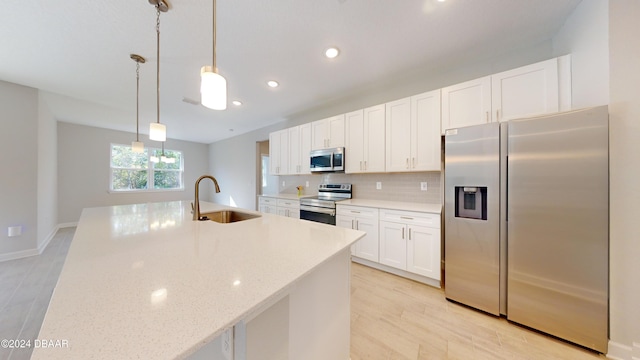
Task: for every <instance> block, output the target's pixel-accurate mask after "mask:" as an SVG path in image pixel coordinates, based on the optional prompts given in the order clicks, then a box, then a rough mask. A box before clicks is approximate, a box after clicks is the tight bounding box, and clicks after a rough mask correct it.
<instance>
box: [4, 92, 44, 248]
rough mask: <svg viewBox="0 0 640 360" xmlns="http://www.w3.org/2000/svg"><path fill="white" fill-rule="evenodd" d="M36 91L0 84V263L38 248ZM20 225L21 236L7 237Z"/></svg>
mask: <svg viewBox="0 0 640 360" xmlns="http://www.w3.org/2000/svg"><path fill="white" fill-rule="evenodd" d="M37 130H38V91H37V90H36V89H33V88H29V87H26V86H21V85H17V84H12V83H8V82H4V81H0V153H2V155H3V159H2V176H0V260H2V259H3V258H14V257H23V256H28V255H35V253H34V249H36V247H37V240H36V239H37V231H38V228H37V219H36V212H37V185H38V183H37V171H38V169H37V166H38V135H37V134H38V132H37ZM10 226H20V227H21V228H22V235H21V236H16V237H9V236H8V231H7V229H8V227H10Z"/></svg>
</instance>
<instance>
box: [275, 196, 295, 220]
mask: <svg viewBox="0 0 640 360" xmlns="http://www.w3.org/2000/svg"><path fill="white" fill-rule="evenodd" d="M277 205H278V208H277V214H278V215H280V216H286V217H290V218H294V219H300V200H285V199H278V202H277Z"/></svg>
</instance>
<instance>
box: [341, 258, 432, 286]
mask: <svg viewBox="0 0 640 360" xmlns="http://www.w3.org/2000/svg"><path fill="white" fill-rule="evenodd" d="M351 261H353V262H355V263H358V264H362V265H365V266H368V267H372V268H374V269H378V270H382V271H385V272H388V273H391V274H394V275H398V276H402V277H404V278H407V279H411V280H413V281H417V282H421V283H423V284H426V285H429V286H433V287H436V288H441V283H440V281H438V280H434V279H431V278H428V277H426V276H422V275H418V274H414V273H410V272H408V271H404V270H400V269H396V268H393V267H391V266H387V265H384V264H380V263H377V262H374V261H371V260H367V259H362V258H359V257H357V256H351Z"/></svg>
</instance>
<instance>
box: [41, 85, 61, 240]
mask: <svg viewBox="0 0 640 360" xmlns="http://www.w3.org/2000/svg"><path fill="white" fill-rule="evenodd" d="M57 154H58V136H57V124H56V119H55V117H54V116H53V114H52V113H51V111H50V110H49V107H48V106H47V104H46V102H45V101H44V100H43V98H42V96H41V92H40V91H39V92H38V169H37V171H38V199H37V202H38V205H37V206H38V217H37V221H38V231H37V239H38V244H37V246H38V249H42V248H43V246H46V244H48V242H49V241H50V240H51V238H52V237H53V236H54V235H55V231H56V229H57V225H58V156H57Z"/></svg>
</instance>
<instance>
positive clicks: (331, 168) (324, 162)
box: [310, 147, 344, 172]
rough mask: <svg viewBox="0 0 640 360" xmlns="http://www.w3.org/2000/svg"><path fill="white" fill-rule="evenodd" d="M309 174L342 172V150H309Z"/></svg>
mask: <svg viewBox="0 0 640 360" xmlns="http://www.w3.org/2000/svg"><path fill="white" fill-rule="evenodd" d="M310 158H311V160H310V161H311V162H310V166H311V172H342V171H344V148H343V147H339V148H333V149H320V150H311V156H310Z"/></svg>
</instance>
